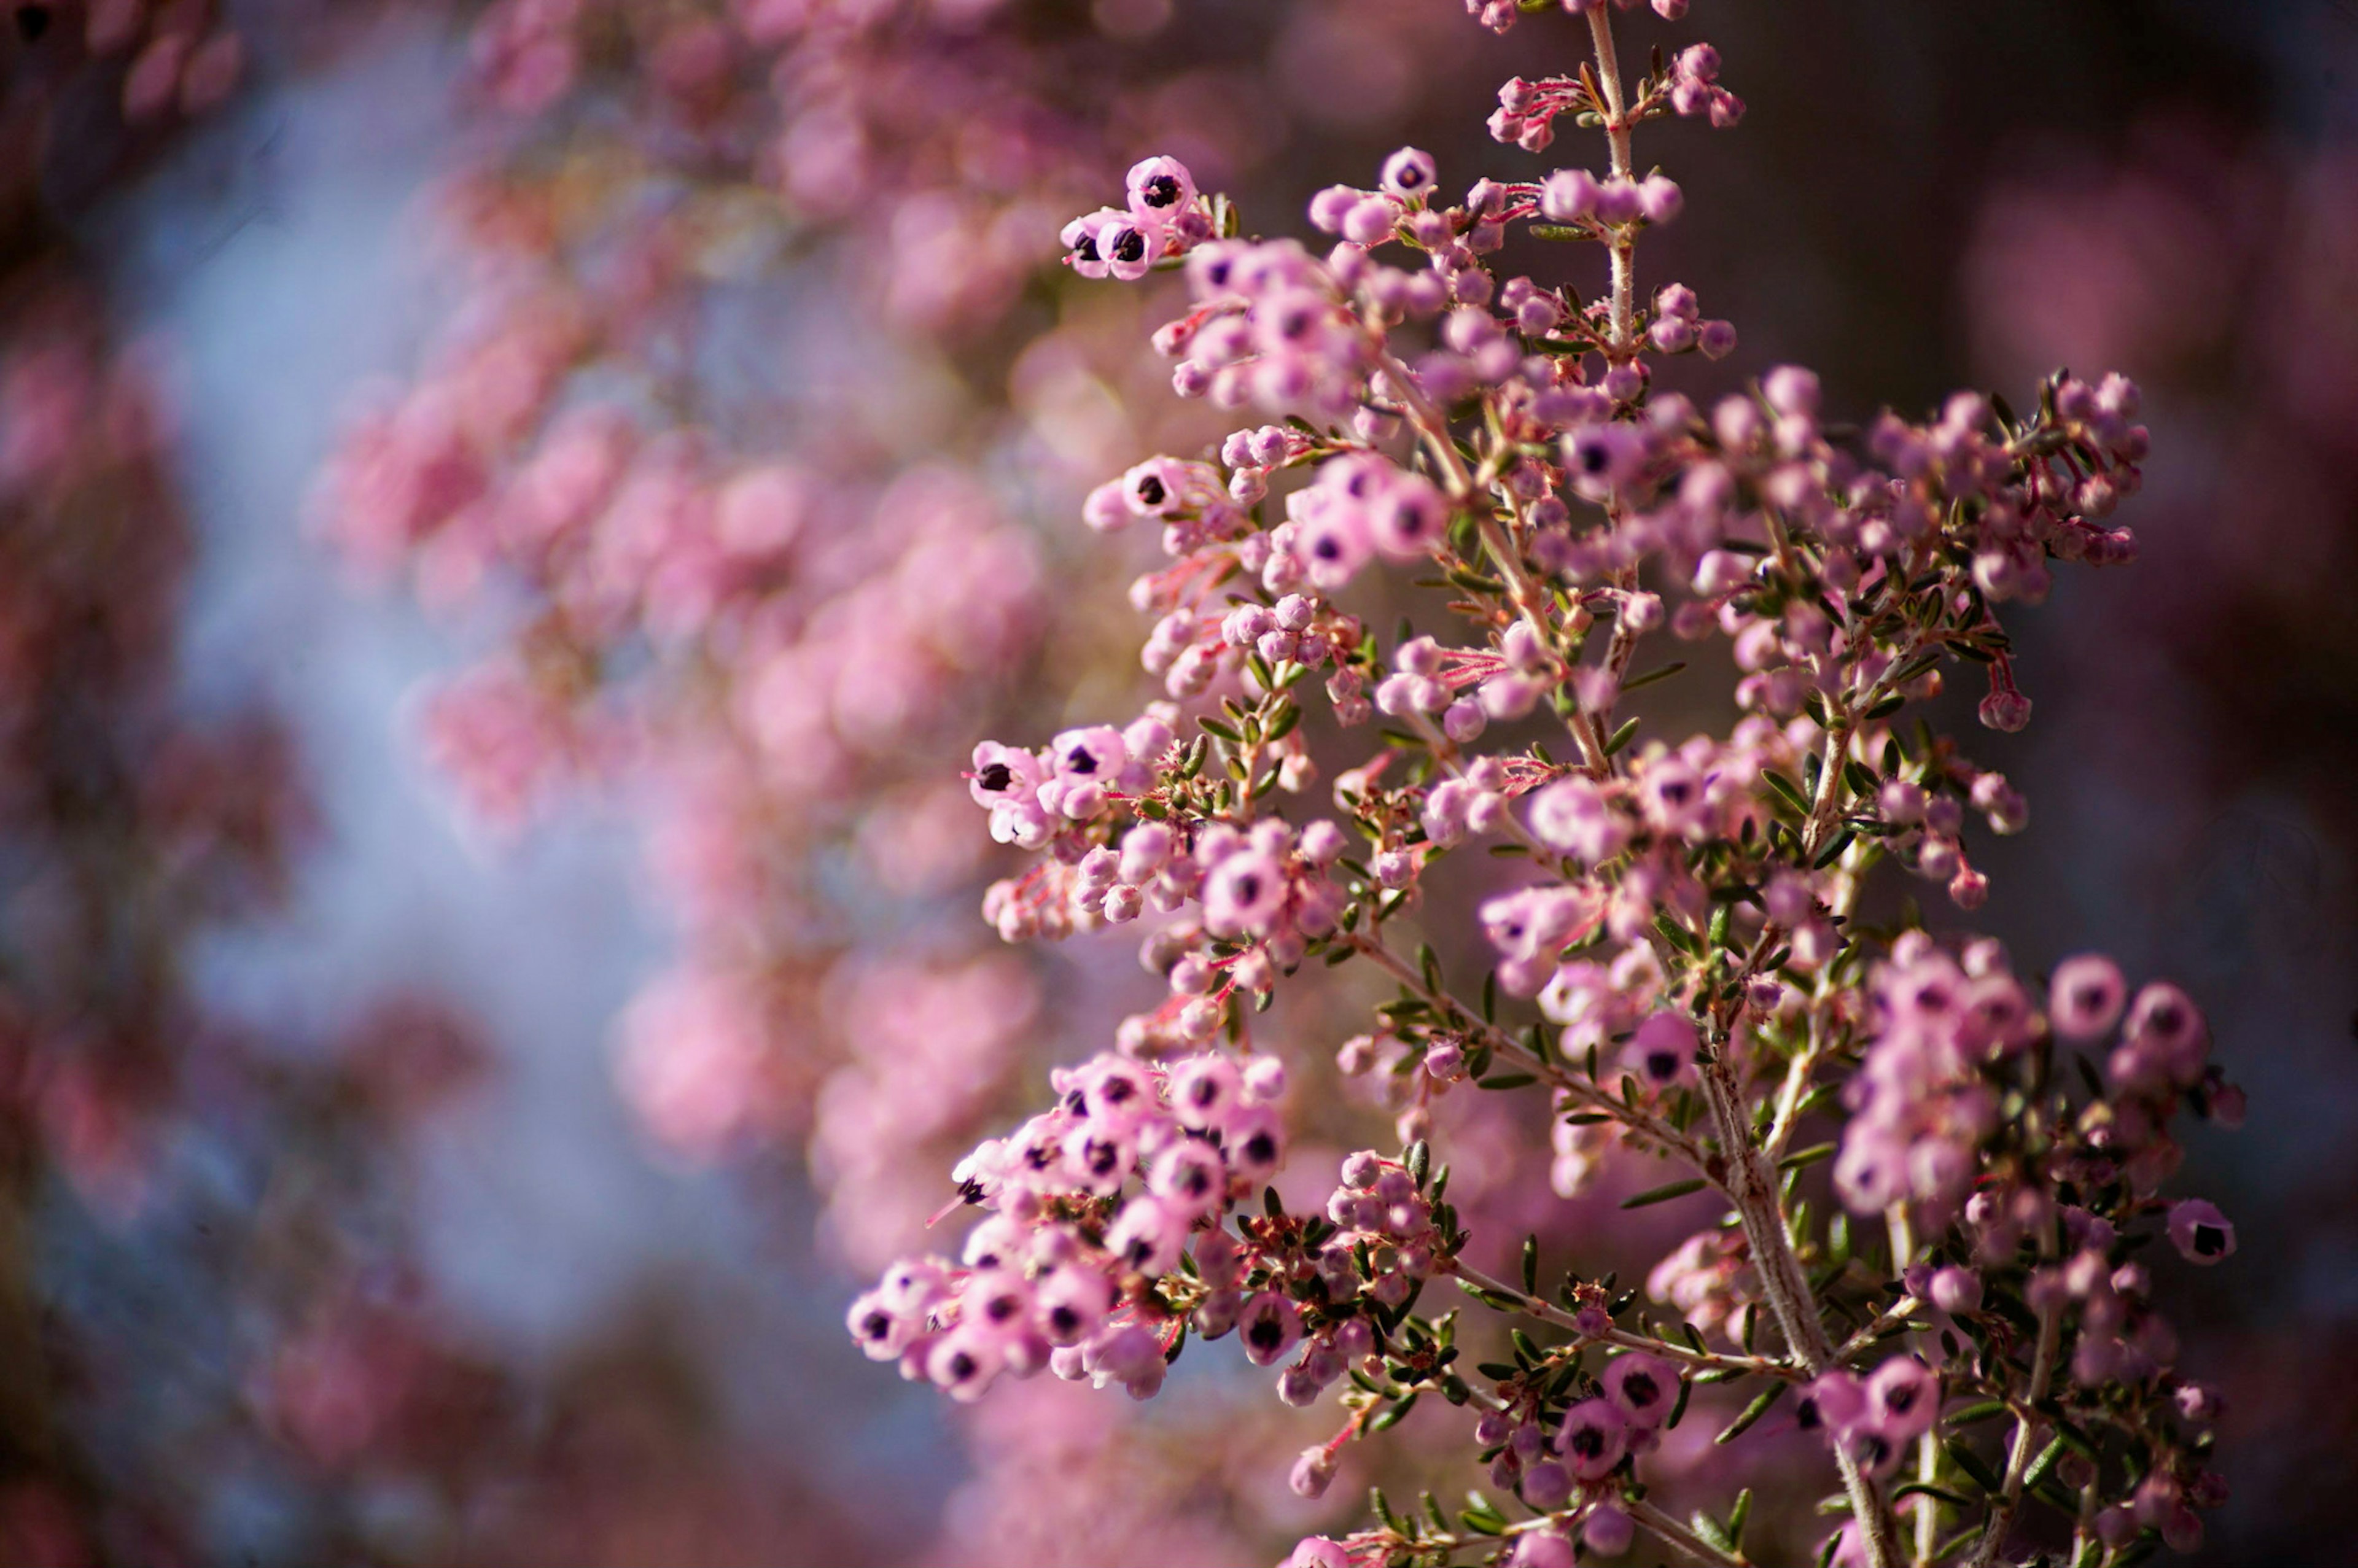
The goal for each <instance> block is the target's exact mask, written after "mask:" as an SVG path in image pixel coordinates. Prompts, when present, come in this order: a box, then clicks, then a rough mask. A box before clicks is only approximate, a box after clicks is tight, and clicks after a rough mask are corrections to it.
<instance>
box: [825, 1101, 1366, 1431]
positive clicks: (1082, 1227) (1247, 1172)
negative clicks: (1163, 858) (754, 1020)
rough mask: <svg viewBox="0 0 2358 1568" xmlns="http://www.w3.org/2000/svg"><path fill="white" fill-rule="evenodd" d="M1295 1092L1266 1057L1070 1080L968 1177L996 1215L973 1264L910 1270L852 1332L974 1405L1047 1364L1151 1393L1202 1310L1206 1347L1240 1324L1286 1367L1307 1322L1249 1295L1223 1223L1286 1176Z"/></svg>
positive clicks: (977, 1243)
mask: <svg viewBox="0 0 2358 1568" xmlns="http://www.w3.org/2000/svg"><path fill="white" fill-rule="evenodd" d="M1284 1082H1285V1079H1284V1070H1283V1068H1282V1066H1281V1065H1279V1063H1278V1062H1277V1061H1276V1059H1275V1058H1273V1057H1268V1056H1262V1057H1259V1058H1256V1059H1253V1060H1251V1061H1249V1062H1247V1063H1244V1064H1242V1065H1239V1064H1238V1062H1236V1061H1235V1060H1233V1059H1231V1058H1229V1057H1228V1056H1226V1055H1218V1054H1206V1055H1199V1056H1191V1057H1188V1058H1186V1059H1185V1060H1184V1061H1183V1062H1180V1063H1178V1064H1177V1065H1174V1066H1172V1067H1171V1068H1169V1069H1168V1070H1163V1069H1157V1068H1152V1067H1149V1066H1144V1065H1140V1064H1138V1063H1136V1062H1134V1061H1132V1060H1130V1059H1129V1058H1127V1057H1123V1056H1116V1055H1105V1056H1100V1057H1098V1058H1097V1059H1096V1060H1094V1061H1092V1062H1089V1063H1087V1064H1086V1065H1082V1066H1080V1067H1077V1068H1075V1069H1071V1070H1069V1071H1067V1070H1065V1069H1061V1068H1060V1069H1058V1070H1057V1072H1056V1074H1055V1087H1056V1089H1057V1091H1058V1092H1059V1094H1060V1095H1061V1096H1062V1097H1063V1098H1061V1099H1059V1101H1058V1102H1057V1105H1056V1107H1055V1109H1053V1110H1050V1111H1045V1112H1043V1113H1042V1114H1041V1115H1038V1116H1035V1117H1033V1119H1031V1120H1030V1121H1027V1122H1025V1123H1024V1124H1023V1125H1022V1127H1021V1128H1018V1129H1017V1130H1015V1131H1014V1132H1013V1133H1011V1134H1010V1135H1009V1136H1008V1137H1006V1138H1004V1139H992V1140H990V1141H986V1142H985V1143H983V1144H982V1146H981V1147H979V1148H978V1149H976V1150H975V1151H974V1152H973V1153H972V1154H970V1155H968V1157H967V1158H966V1159H965V1160H964V1161H963V1162H960V1164H959V1166H958V1169H957V1179H958V1182H959V1184H960V1185H959V1191H960V1193H961V1195H962V1196H963V1197H964V1198H965V1200H966V1201H967V1202H968V1203H970V1204H974V1205H978V1206H981V1207H982V1208H984V1209H986V1210H988V1211H990V1215H991V1217H990V1219H988V1220H986V1221H985V1222H984V1223H982V1224H980V1225H979V1226H977V1227H975V1228H974V1229H973V1230H972V1231H971V1232H970V1233H969V1234H968V1238H967V1242H966V1248H965V1250H964V1252H963V1254H962V1264H961V1265H956V1266H954V1265H952V1264H951V1263H949V1262H948V1261H947V1260H943V1259H937V1258H926V1259H923V1260H915V1261H910V1262H903V1263H901V1264H898V1265H896V1266H895V1267H894V1268H893V1269H892V1271H889V1272H888V1273H887V1274H886V1275H885V1278H884V1280H883V1281H882V1284H880V1285H879V1286H878V1287H877V1289H875V1290H874V1291H872V1292H868V1293H867V1294H865V1295H862V1296H861V1297H860V1299H859V1300H857V1301H856V1302H854V1303H852V1306H851V1313H850V1320H849V1321H850V1325H851V1331H852V1334H853V1336H855V1337H856V1338H858V1339H859V1340H860V1344H861V1346H863V1347H864V1348H865V1349H866V1350H867V1352H868V1354H869V1355H870V1356H871V1357H876V1358H878V1359H880V1360H882V1359H895V1358H897V1359H898V1360H899V1361H900V1363H901V1367H902V1370H903V1374H904V1375H906V1376H909V1377H912V1378H915V1377H924V1378H927V1379H931V1380H932V1381H933V1382H934V1383H935V1384H936V1386H937V1387H939V1388H941V1389H943V1390H946V1391H947V1392H948V1393H949V1394H950V1395H951V1396H952V1397H954V1398H957V1399H961V1400H974V1399H979V1398H980V1397H981V1395H982V1393H983V1391H984V1390H986V1389H988V1388H989V1387H990V1384H991V1382H992V1380H993V1379H996V1378H997V1377H998V1376H999V1375H1000V1374H1001V1372H1008V1373H1011V1374H1013V1375H1015V1376H1017V1377H1027V1376H1030V1375H1033V1374H1034V1373H1037V1372H1039V1371H1041V1370H1043V1369H1053V1370H1054V1371H1055V1373H1056V1375H1057V1376H1059V1377H1062V1378H1072V1379H1078V1378H1087V1379H1090V1380H1092V1381H1094V1382H1095V1383H1096V1384H1097V1385H1098V1387H1099V1388H1103V1387H1104V1386H1106V1385H1107V1384H1108V1383H1120V1384H1121V1385H1122V1386H1123V1387H1125V1388H1126V1389H1128V1390H1130V1393H1131V1394H1132V1395H1133V1396H1134V1397H1136V1398H1139V1399H1145V1398H1148V1397H1150V1396H1152V1394H1154V1393H1155V1392H1156V1391H1157V1390H1160V1389H1161V1388H1162V1386H1163V1368H1164V1366H1165V1364H1166V1361H1167V1358H1168V1357H1169V1356H1171V1355H1173V1354H1175V1352H1176V1349H1177V1344H1176V1336H1177V1335H1178V1334H1179V1333H1180V1331H1181V1327H1182V1325H1183V1324H1184V1321H1185V1320H1186V1318H1187V1314H1188V1313H1189V1312H1190V1311H1191V1310H1192V1311H1193V1312H1194V1314H1195V1323H1196V1325H1197V1326H1198V1327H1199V1328H1200V1329H1202V1330H1203V1331H1204V1332H1206V1333H1207V1334H1219V1333H1225V1332H1226V1331H1227V1330H1228V1328H1229V1327H1232V1326H1237V1325H1241V1326H1242V1332H1243V1336H1244V1339H1245V1343H1246V1345H1247V1346H1248V1350H1249V1354H1250V1355H1252V1357H1253V1358H1254V1359H1255V1360H1256V1361H1258V1362H1260V1363H1262V1364H1266V1363H1267V1362H1269V1361H1271V1360H1272V1359H1274V1358H1275V1357H1278V1356H1280V1355H1282V1354H1283V1353H1284V1352H1285V1350H1287V1349H1290V1348H1291V1347H1292V1346H1293V1344H1294V1342H1295V1341H1296V1340H1297V1339H1298V1338H1299V1337H1300V1332H1301V1325H1300V1322H1299V1319H1298V1317H1297V1315H1296V1314H1295V1313H1294V1311H1293V1308H1292V1306H1291V1305H1290V1304H1288V1303H1285V1302H1284V1301H1283V1299H1282V1298H1281V1297H1278V1296H1274V1295H1271V1294H1270V1293H1268V1292H1261V1293H1259V1294H1256V1295H1254V1296H1253V1297H1252V1298H1251V1299H1250V1300H1249V1301H1247V1300H1245V1299H1244V1298H1243V1297H1242V1296H1241V1295H1240V1294H1239V1293H1238V1290H1237V1288H1236V1287H1237V1284H1238V1280H1239V1279H1240V1278H1241V1277H1242V1272H1243V1270H1242V1262H1241V1260H1242V1254H1241V1253H1240V1251H1239V1249H1238V1246H1237V1244H1236V1242H1235V1240H1234V1238H1232V1237H1230V1236H1229V1234H1228V1232H1227V1231H1226V1230H1225V1229H1223V1228H1222V1220H1223V1217H1225V1216H1226V1215H1227V1213H1228V1210H1229V1208H1230V1207H1231V1206H1232V1205H1233V1204H1234V1203H1235V1202H1237V1201H1238V1199H1239V1198H1244V1199H1249V1198H1250V1197H1251V1195H1253V1193H1255V1192H1256V1191H1257V1190H1259V1188H1260V1186H1261V1185H1262V1184H1264V1183H1265V1182H1266V1181H1267V1180H1268V1178H1269V1176H1270V1175H1271V1173H1272V1172H1274V1171H1275V1170H1276V1168H1277V1165H1278V1162H1279V1160H1280V1159H1281V1157H1282V1152H1283V1147H1282V1137H1283V1133H1282V1127H1281V1125H1280V1123H1279V1120H1278V1118H1277V1114H1276V1111H1275V1109H1274V1108H1273V1106H1272V1104H1271V1101H1272V1100H1273V1099H1274V1098H1275V1097H1276V1096H1277V1095H1278V1094H1280V1093H1282V1090H1283V1088H1284ZM1183 1266H1184V1273H1183V1272H1182V1270H1183ZM1334 1375H1335V1374H1333V1373H1330V1374H1329V1375H1328V1376H1327V1378H1326V1379H1325V1381H1328V1382H1331V1381H1332V1380H1333V1378H1334Z"/></svg>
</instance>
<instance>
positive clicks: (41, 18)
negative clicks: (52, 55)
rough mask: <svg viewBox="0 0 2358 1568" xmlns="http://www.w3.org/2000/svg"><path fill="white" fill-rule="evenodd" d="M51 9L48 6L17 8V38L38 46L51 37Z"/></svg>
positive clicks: (23, 6) (20, 6) (22, 6)
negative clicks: (44, 39) (42, 40)
mask: <svg viewBox="0 0 2358 1568" xmlns="http://www.w3.org/2000/svg"><path fill="white" fill-rule="evenodd" d="M16 36H17V37H18V38H22V39H24V40H25V41H26V42H27V43H28V44H37V43H39V42H40V41H41V39H42V38H46V37H48V36H49V7H48V6H47V5H19V6H17V7H16Z"/></svg>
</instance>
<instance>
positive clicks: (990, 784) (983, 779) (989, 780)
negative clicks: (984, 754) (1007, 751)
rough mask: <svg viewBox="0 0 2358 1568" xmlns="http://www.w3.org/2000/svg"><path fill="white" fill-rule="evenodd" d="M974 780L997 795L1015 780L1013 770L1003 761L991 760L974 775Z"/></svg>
mask: <svg viewBox="0 0 2358 1568" xmlns="http://www.w3.org/2000/svg"><path fill="white" fill-rule="evenodd" d="M975 782H976V783H978V784H981V785H982V787H983V788H984V789H986V790H988V791H989V792H990V793H991V794H992V795H997V794H999V793H1000V792H1001V790H1003V789H1006V788H1007V787H1008V786H1009V785H1011V784H1013V783H1014V782H1015V770H1014V769H1013V768H1011V767H1009V766H1008V765H1007V764H1006V763H1005V762H993V763H991V764H990V766H989V767H987V768H985V769H983V770H982V772H981V773H978V774H976V775H975Z"/></svg>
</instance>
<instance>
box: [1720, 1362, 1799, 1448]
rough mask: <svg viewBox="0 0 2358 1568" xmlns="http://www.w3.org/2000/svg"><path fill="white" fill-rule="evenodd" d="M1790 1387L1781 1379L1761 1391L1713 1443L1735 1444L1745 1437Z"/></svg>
mask: <svg viewBox="0 0 2358 1568" xmlns="http://www.w3.org/2000/svg"><path fill="white" fill-rule="evenodd" d="M1790 1387H1792V1385H1791V1384H1790V1383H1788V1382H1786V1381H1785V1380H1784V1379H1781V1378H1780V1379H1777V1380H1776V1381H1774V1382H1771V1383H1770V1384H1769V1385H1768V1387H1767V1388H1765V1389H1763V1390H1760V1392H1759V1393H1758V1394H1757V1395H1756V1396H1754V1398H1753V1400H1752V1402H1751V1403H1750V1404H1748V1405H1746V1406H1745V1407H1744V1411H1743V1413H1742V1414H1741V1415H1738V1416H1737V1417H1736V1419H1735V1420H1734V1421H1732V1422H1728V1423H1727V1425H1726V1426H1725V1428H1723V1429H1722V1430H1721V1432H1720V1434H1719V1435H1718V1436H1717V1437H1714V1438H1713V1439H1712V1441H1713V1442H1714V1443H1733V1442H1735V1441H1736V1439H1737V1438H1739V1437H1741V1436H1743V1435H1744V1434H1745V1433H1747V1432H1749V1431H1750V1430H1751V1429H1752V1423H1753V1422H1756V1421H1758V1420H1759V1419H1760V1418H1761V1417H1762V1416H1764V1415H1767V1414H1768V1407H1769V1406H1770V1405H1773V1404H1775V1403H1776V1402H1777V1401H1778V1400H1780V1399H1783V1398H1784V1397H1785V1390H1787V1389H1789V1388H1790Z"/></svg>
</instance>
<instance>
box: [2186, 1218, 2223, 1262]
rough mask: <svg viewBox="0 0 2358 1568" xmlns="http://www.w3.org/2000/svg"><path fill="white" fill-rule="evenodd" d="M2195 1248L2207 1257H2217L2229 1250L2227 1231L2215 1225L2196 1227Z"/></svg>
mask: <svg viewBox="0 0 2358 1568" xmlns="http://www.w3.org/2000/svg"><path fill="white" fill-rule="evenodd" d="M2194 1250H2195V1251H2197V1252H2200V1253H2201V1255H2202V1256H2203V1257H2205V1258H2216V1257H2217V1256H2219V1254H2220V1253H2222V1252H2224V1251H2225V1250H2227V1233H2226V1232H2225V1231H2223V1230H2222V1229H2220V1228H2219V1227H2217V1226H2215V1225H2198V1226H2196V1227H2194Z"/></svg>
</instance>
